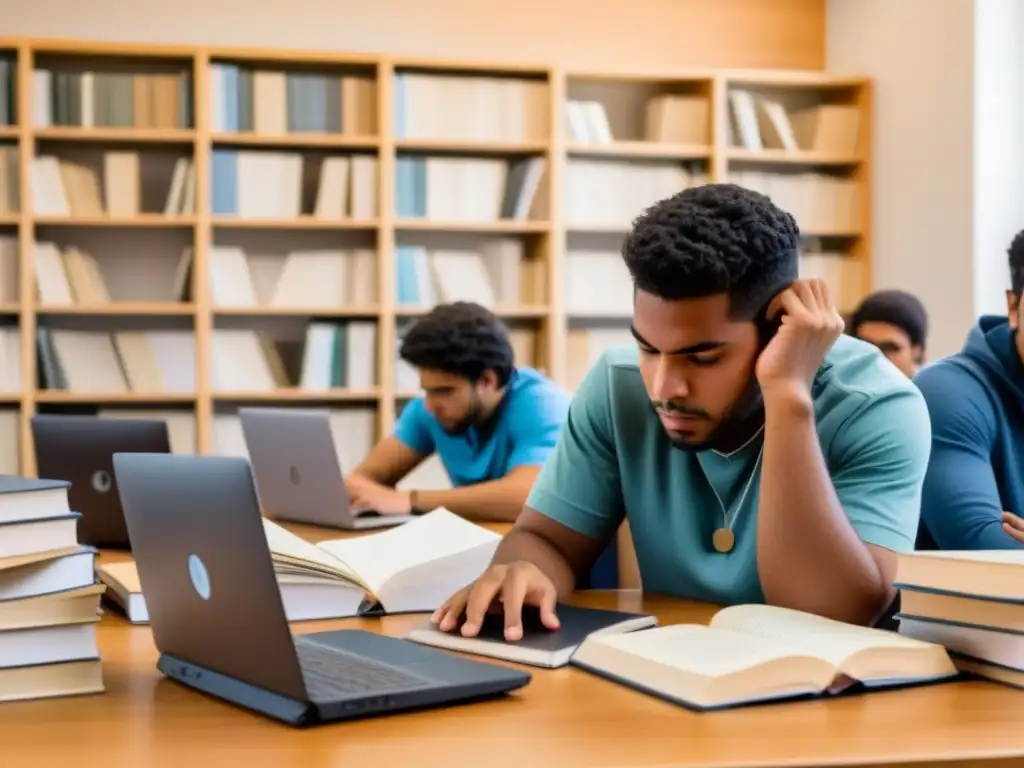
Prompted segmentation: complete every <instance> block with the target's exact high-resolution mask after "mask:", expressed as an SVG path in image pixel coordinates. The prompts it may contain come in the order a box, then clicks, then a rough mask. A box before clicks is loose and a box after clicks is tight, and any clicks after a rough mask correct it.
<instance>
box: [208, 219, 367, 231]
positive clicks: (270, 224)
mask: <svg viewBox="0 0 1024 768" xmlns="http://www.w3.org/2000/svg"><path fill="white" fill-rule="evenodd" d="M211 224H212V225H213V226H214V227H218V228H220V229H377V228H378V227H379V226H380V222H379V221H376V220H373V221H359V220H356V219H315V218H313V217H312V216H303V217H301V218H298V219H269V218H268V219H239V218H233V217H229V216H214V217H213V219H212V220H211Z"/></svg>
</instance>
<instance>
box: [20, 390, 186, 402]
mask: <svg viewBox="0 0 1024 768" xmlns="http://www.w3.org/2000/svg"><path fill="white" fill-rule="evenodd" d="M34 399H35V401H36V402H37V403H46V404H48V405H93V404H95V405H114V404H140V403H146V404H149V403H161V404H163V403H166V404H168V405H173V404H178V403H180V404H193V403H195V400H196V395H194V394H180V393H177V392H94V393H88V392H85V393H83V392H66V391H63V390H55V389H40V390H38V391H36V393H35V395H34Z"/></svg>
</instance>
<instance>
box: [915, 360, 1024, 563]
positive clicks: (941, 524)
mask: <svg viewBox="0 0 1024 768" xmlns="http://www.w3.org/2000/svg"><path fill="white" fill-rule="evenodd" d="M915 382H916V383H917V385H918V387H919V388H920V390H921V393H922V394H923V395H924V398H925V401H926V402H927V403H928V411H929V413H930V415H931V422H932V459H931V464H930V465H929V467H928V474H927V476H926V477H925V481H924V497H923V499H922V507H921V518H922V520H923V521H924V524H925V527H926V528H927V529H928V533H930V534H931V536H932V538H933V539H934V540H935V543H936V544H937V545H938V546H939V548H940V549H1021V548H1024V545H1022V544H1021V543H1020V542H1018V541H1016V540H1015V539H1013V538H1012V537H1010V536H1008V535H1007V534H1006V532H1005V531H1003V528H1002V521H1001V519H1000V518H1001V515H1002V512H1003V505H1002V501H1001V499H1000V497H999V487H998V485H997V484H996V478H995V473H994V472H993V471H992V447H993V445H994V444H995V437H996V414H995V411H994V409H993V407H992V405H991V403H990V400H989V395H988V393H987V392H986V391H985V388H984V387H983V386H982V384H981V383H980V382H979V381H978V380H977V379H975V378H974V377H973V376H971V374H970V373H968V372H967V371H965V370H962V369H960V368H958V367H956V366H955V365H954V364H951V363H945V364H943V363H937V364H935V365H932V366H929V367H928V368H926V369H924V370H922V371H921V372H920V373H919V374H918V375H917V378H916V379H915Z"/></svg>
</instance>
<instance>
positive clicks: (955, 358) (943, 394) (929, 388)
mask: <svg viewBox="0 0 1024 768" xmlns="http://www.w3.org/2000/svg"><path fill="white" fill-rule="evenodd" d="M986 376H988V371H986V370H985V369H984V368H983V367H982V366H979V365H977V364H975V363H972V362H971V361H970V359H969V358H968V357H967V356H965V355H964V354H963V353H962V352H957V353H956V354H954V355H949V356H948V357H943V358H940V359H938V360H936V361H934V362H932V363H929V364H928V365H926V366H924V367H923V368H921V370H919V371H918V372H917V374H916V375H915V376H914V384H915V385H916V386H917V388H918V389H919V390H921V393H922V394H923V395H924V397H925V399H926V400H928V401H929V402H931V401H932V400H936V399H941V400H943V401H950V402H953V401H956V400H959V399H961V398H964V397H968V398H977V397H985V393H986V392H987V390H988V389H989V387H988V386H987V384H986V382H985V381H984V379H985V378H986Z"/></svg>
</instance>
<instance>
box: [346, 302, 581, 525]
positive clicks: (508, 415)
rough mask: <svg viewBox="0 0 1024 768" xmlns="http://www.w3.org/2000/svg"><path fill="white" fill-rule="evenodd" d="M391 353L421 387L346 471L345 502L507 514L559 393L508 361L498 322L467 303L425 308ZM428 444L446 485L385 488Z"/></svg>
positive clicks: (564, 401) (555, 413) (518, 498)
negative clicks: (415, 376)
mask: <svg viewBox="0 0 1024 768" xmlns="http://www.w3.org/2000/svg"><path fill="white" fill-rule="evenodd" d="M399 354H400V355H401V358H402V360H404V361H405V362H406V363H408V364H410V365H412V366H414V367H415V368H417V369H418V371H419V376H420V386H421V388H422V389H423V391H424V395H423V396H422V397H418V398H416V399H415V400H413V401H412V402H410V403H409V404H408V405H406V407H405V408H404V409H403V410H402V414H401V416H400V417H399V419H398V423H397V424H396V425H395V430H394V433H393V434H392V435H391V436H389V437H386V438H384V439H383V440H381V441H380V442H379V443H378V444H377V445H376V446H375V447H374V449H373V450H372V451H371V452H370V455H369V456H367V457H366V459H365V460H364V461H363V462H362V463H361V464H360V465H359V466H358V467H356V468H355V470H354V471H353V472H352V474H351V475H349V476H348V477H347V478H346V480H345V484H346V486H347V488H348V492H349V495H350V497H351V500H352V502H353V503H354V504H355V505H357V506H360V507H366V508H369V509H374V510H376V511H378V512H380V513H382V514H409V513H410V512H423V511H428V510H431V509H435V508H437V507H446V508H448V509H449V510H451V511H452V512H454V513H456V514H458V515H462V516H464V517H468V518H472V519H474V520H490V521H506V522H507V521H512V520H515V519H516V517H517V516H518V515H519V512H520V511H521V510H522V508H523V504H524V502H525V501H526V496H527V494H528V493H529V492H530V488H532V487H533V483H534V480H536V479H537V473H538V472H539V471H540V468H541V466H542V465H543V464H544V462H545V461H546V460H547V458H548V456H549V455H550V453H551V451H552V450H553V449H554V447H555V442H556V441H557V439H558V435H559V432H560V431H561V428H562V424H563V423H564V422H565V417H566V413H567V412H568V409H569V394H568V393H567V392H566V391H565V390H564V389H562V388H561V387H559V386H558V385H556V384H555V383H554V382H552V381H551V380H550V379H548V378H546V377H545V376H543V375H542V374H540V373H539V372H537V371H535V370H533V369H532V368H516V367H515V366H514V364H513V351H512V345H511V344H510V343H509V339H508V334H507V332H506V329H505V326H504V325H503V324H502V322H501V321H500V320H499V319H498V318H497V317H495V316H494V315H493V314H492V313H491V312H489V311H488V310H486V309H484V308H483V307H481V306H479V305H477V304H473V303H470V302H456V303H454V304H443V305H440V306H437V307H435V308H434V309H433V310H432V311H431V312H430V313H429V314H427V315H426V316H425V317H423V318H421V319H420V320H419V322H417V323H416V324H415V325H414V326H413V327H412V328H411V329H410V330H409V332H408V333H407V334H406V335H405V338H404V339H403V341H402V346H401V349H400V352H399ZM435 452H436V453H437V454H438V457H439V458H440V459H441V463H442V464H444V468H445V470H446V471H447V472H448V477H449V478H450V479H451V482H452V485H453V486H454V487H453V488H451V489H447V490H411V491H398V490H395V488H394V486H395V484H396V483H398V482H399V481H400V480H401V479H402V478H404V477H405V476H406V475H408V474H409V473H410V472H411V471H412V470H413V469H415V468H416V466H417V465H418V464H420V462H422V461H423V460H424V459H426V458H427V457H428V456H430V455H431V454H432V453H435Z"/></svg>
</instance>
